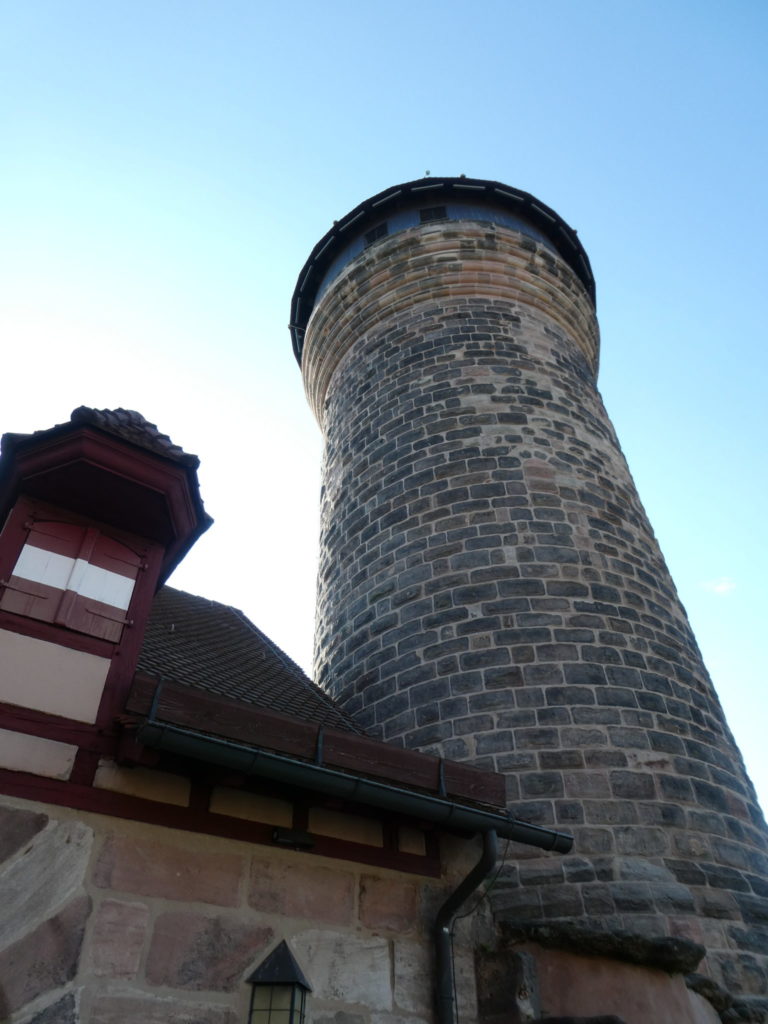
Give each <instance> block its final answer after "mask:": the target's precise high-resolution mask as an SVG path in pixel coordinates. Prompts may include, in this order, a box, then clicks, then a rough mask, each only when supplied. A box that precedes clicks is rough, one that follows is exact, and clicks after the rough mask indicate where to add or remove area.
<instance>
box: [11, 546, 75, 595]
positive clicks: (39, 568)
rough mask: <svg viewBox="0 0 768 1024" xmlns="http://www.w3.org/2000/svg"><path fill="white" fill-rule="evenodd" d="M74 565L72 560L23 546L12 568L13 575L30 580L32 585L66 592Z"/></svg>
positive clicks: (51, 552) (64, 556)
mask: <svg viewBox="0 0 768 1024" xmlns="http://www.w3.org/2000/svg"><path fill="white" fill-rule="evenodd" d="M74 565H75V560H74V558H68V557H67V556H66V555H57V554H56V553H55V552H54V551H45V550H44V549H43V548H36V547H33V546H32V545H31V544H25V545H24V547H23V548H22V549H21V554H20V555H19V559H18V561H17V562H16V565H15V566H14V569H13V575H14V576H21V578H22V579H25V580H32V582H33V583H45V584H46V586H48V587H57V588H58V589H59V590H66V589H67V583H68V580H69V578H70V576H71V575H72V569H73V568H74Z"/></svg>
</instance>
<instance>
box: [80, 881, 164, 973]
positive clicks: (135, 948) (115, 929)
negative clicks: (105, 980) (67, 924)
mask: <svg viewBox="0 0 768 1024" xmlns="http://www.w3.org/2000/svg"><path fill="white" fill-rule="evenodd" d="M148 921H149V908H148V907H147V906H146V904H144V903H122V902H120V900H104V901H103V903H101V904H100V905H99V907H98V908H97V910H96V912H95V914H94V921H93V925H92V928H91V935H90V955H89V959H90V970H91V972H92V973H93V974H94V976H95V977H110V978H133V977H135V976H136V972H137V971H138V969H139V961H140V959H141V951H142V948H143V946H144V939H145V937H146V934H147V923H148Z"/></svg>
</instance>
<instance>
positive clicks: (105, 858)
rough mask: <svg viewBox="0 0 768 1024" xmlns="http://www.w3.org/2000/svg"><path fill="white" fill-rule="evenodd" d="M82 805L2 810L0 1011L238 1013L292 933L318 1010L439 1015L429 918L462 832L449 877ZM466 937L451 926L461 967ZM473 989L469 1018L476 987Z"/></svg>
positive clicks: (104, 1018) (361, 1017)
mask: <svg viewBox="0 0 768 1024" xmlns="http://www.w3.org/2000/svg"><path fill="white" fill-rule="evenodd" d="M16 803H19V802H18V801H17V802H16ZM76 817H77V815H76V812H72V811H67V810H65V809H62V808H51V807H49V808H47V814H45V815H43V814H40V813H38V812H37V811H34V810H31V809H29V810H28V809H27V808H24V807H11V806H8V807H6V806H2V807H0V820H5V821H8V822H10V823H11V825H12V827H13V830H14V833H13V834H14V836H15V837H16V839H15V841H14V842H12V843H8V844H7V847H6V849H7V850H8V851H10V853H9V856H8V857H7V858H6V860H5V862H0V891H2V892H3V893H4V895H5V898H6V904H7V905H8V906H10V907H12V908H13V909H14V922H12V925H13V926H12V927H11V923H9V922H7V921H4V922H3V923H4V925H5V931H4V932H3V934H2V935H0V939H1V940H2V941H0V1019H2V1020H5V1019H6V1018H9V1019H10V1018H11V1015H12V1014H13V1015H14V1017H13V1019H14V1020H18V1022H19V1024H33V1022H37V1024H129V1022H132V1021H135V1020H142V1021H149V1022H150V1024H152V1022H157V1024H160V1022H162V1024H168V1022H171V1024H174V1022H175V1024H195V1022H196V1024H235V1022H236V1021H240V1020H243V1019H245V1015H246V1011H247V1006H248V998H249V994H250V990H249V988H248V986H247V984H246V982H245V978H246V977H247V975H248V974H249V973H250V972H251V971H252V970H253V968H254V967H255V966H256V965H257V964H258V963H259V962H260V961H261V960H262V958H263V957H264V956H265V955H266V954H267V953H268V952H269V951H270V950H271V949H272V948H274V946H275V945H276V944H277V943H278V941H280V940H281V939H286V940H287V941H288V943H289V944H290V946H291V949H292V950H293V952H294V954H295V956H296V957H297V959H298V960H299V963H300V964H301V966H302V969H303V970H304V972H305V974H306V975H307V977H308V979H309V980H310V982H311V984H312V986H313V993H312V997H311V999H312V1007H311V1012H312V1017H313V1019H318V1018H319V1019H323V1018H329V1019H332V1018H338V1019H342V1018H344V1019H345V1015H347V1016H348V1015H356V1019H357V1020H358V1024H398V1022H399V1021H402V1020H403V1019H406V1018H407V1019H408V1021H409V1022H411V1024H430V1021H431V1013H432V1006H431V977H432V974H431V972H432V967H431V957H432V927H433V924H434V916H435V913H436V908H437V906H439V905H440V904H441V903H442V902H443V901H444V900H445V898H446V896H447V894H448V892H449V891H452V889H454V888H455V887H456V885H457V883H458V880H459V878H460V877H463V874H464V873H465V872H466V870H468V864H471V863H473V861H472V857H473V853H474V851H473V850H472V849H471V848H470V845H469V844H468V843H467V841H466V840H462V841H461V842H460V843H459V850H458V851H454V854H455V853H457V852H460V851H461V850H464V851H465V853H466V858H468V863H465V862H464V861H461V859H460V858H458V857H456V856H454V857H453V869H452V870H453V873H452V874H451V876H450V877H449V878H445V879H440V880H425V879H423V878H420V877H416V876H412V875H408V874H405V873H402V872H394V871H387V870H384V869H374V868H371V867H370V866H365V867H363V866H362V865H357V864H355V863H354V862H350V861H344V862H338V861H331V860H327V859H325V858H320V857H317V856H315V855H312V854H309V853H301V852H295V851H290V850H284V849H281V848H279V847H274V848H271V849H269V850H267V849H265V848H264V847H259V848H257V849H256V850H254V847H253V846H252V845H250V844H247V843H244V842H238V841H235V840H228V839H224V838H216V837H211V836H204V835H196V834H192V833H186V832H180V831H178V832H177V831H172V830H168V829H164V828H160V827H155V826H150V825H139V824H136V823H132V822H129V821H120V820H116V819H110V818H109V817H106V816H99V815H89V816H88V825H87V826H86V825H84V824H82V823H80V822H78V821H76V820H75V819H76ZM361 820H365V821H367V820H368V819H361ZM418 838H419V840H420V841H421V842H422V843H423V835H422V833H421V832H419V833H418ZM46 865H47V867H48V871H47V873H46V871H45V866H46ZM32 886H36V887H37V889H36V891H35V892H31V891H30V890H31V888H32ZM10 894H15V902H14V901H13V900H12V899H10ZM17 918H18V919H17ZM467 942H468V939H467V938H465V937H459V938H457V945H456V951H457V956H458V958H459V961H460V962H461V963H462V964H464V963H466V962H468V961H469V959H471V954H470V951H469V949H468V948H467ZM464 988H465V995H464V997H463V999H464V1002H463V1004H462V1005H463V1006H464V1010H465V1011H466V1012H465V1019H472V1017H473V1015H474V1006H473V1005H472V998H473V993H474V987H473V986H472V985H471V984H469V983H467V984H465V985H464ZM339 1015H341V1017H339Z"/></svg>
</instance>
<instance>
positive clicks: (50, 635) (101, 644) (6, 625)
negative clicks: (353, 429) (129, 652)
mask: <svg viewBox="0 0 768 1024" xmlns="http://www.w3.org/2000/svg"><path fill="white" fill-rule="evenodd" d="M0 629H7V630H8V632H9V633H21V635H22V636H29V637H32V638H33V639H34V640H46V641H47V642H48V643H49V644H56V645H57V646H59V647H68V648H69V649H70V650H73V651H84V652H85V653H86V654H98V655H99V656H100V657H102V658H111V657H112V655H113V653H114V650H115V645H114V644H113V643H110V642H109V640H101V639H99V638H98V637H95V636H88V635H87V634H86V633H74V632H72V631H71V630H67V628H66V627H65V626H56V625H54V624H53V623H52V622H43V621H42V620H40V619H28V618H26V617H25V616H24V615H17V614H15V613H14V612H4V611H0Z"/></svg>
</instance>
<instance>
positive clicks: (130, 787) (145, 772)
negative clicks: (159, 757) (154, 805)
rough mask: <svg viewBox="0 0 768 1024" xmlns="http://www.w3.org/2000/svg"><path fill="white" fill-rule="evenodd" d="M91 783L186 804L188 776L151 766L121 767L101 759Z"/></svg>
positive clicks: (96, 785)
mask: <svg viewBox="0 0 768 1024" xmlns="http://www.w3.org/2000/svg"><path fill="white" fill-rule="evenodd" d="M93 784H94V786H95V787H96V788H97V789H109V790H111V791H112V792H113V793H125V794H127V795H128V796H139V797H142V798H143V799H144V800H156V801H158V802H159V803H163V804H176V805H177V806H179V807H187V806H189V793H190V789H191V784H190V781H189V779H185V778H183V776H181V775H171V774H170V772H158V771H154V770H153V769H151V768H138V767H137V768H121V767H120V766H119V765H116V764H115V762H114V761H109V760H106V759H104V760H101V761H99V767H98V768H97V769H96V776H95V778H94V780H93Z"/></svg>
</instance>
